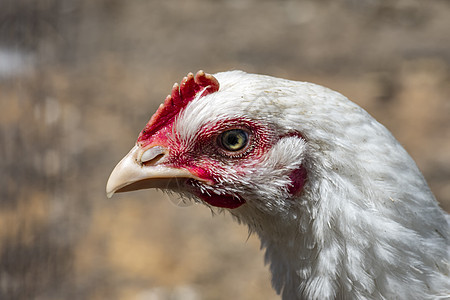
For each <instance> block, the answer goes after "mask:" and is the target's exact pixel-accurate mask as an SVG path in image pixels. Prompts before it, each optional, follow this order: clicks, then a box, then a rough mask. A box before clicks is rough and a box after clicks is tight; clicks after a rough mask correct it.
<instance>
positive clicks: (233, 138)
mask: <svg viewBox="0 0 450 300" xmlns="http://www.w3.org/2000/svg"><path fill="white" fill-rule="evenodd" d="M238 142H239V139H238V137H237V135H236V134H228V135H227V145H228V146H236V145H237V143H238Z"/></svg>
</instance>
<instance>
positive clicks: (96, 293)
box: [0, 0, 450, 300]
mask: <svg viewBox="0 0 450 300" xmlns="http://www.w3.org/2000/svg"><path fill="white" fill-rule="evenodd" d="M449 15H450V2H449V1H447V0H430V1H420V0H398V1H389V0H309V1H308V0H298V1H297V0H284V1H281V0H280V1H268V0H228V1H226V0H216V1H213V0H192V1H175V0H166V1H156V0H149V1H142V0H141V1H140V0H130V1H119V0H95V1H93V0H39V1H37V0H0V156H1V159H0V168H1V169H0V299H138V300H155V299H168V300H178V299H187V300H197V299H278V298H277V297H276V295H275V293H274V292H273V291H272V289H271V287H270V275H269V272H268V270H267V267H265V266H264V264H263V253H262V252H261V251H259V241H258V239H257V238H256V237H254V236H250V237H249V236H248V233H247V230H246V228H245V227H243V226H240V225H238V224H237V223H234V222H233V221H232V220H231V218H230V217H229V216H228V215H223V214H221V215H217V216H214V217H212V216H211V212H210V211H209V210H208V209H207V208H206V207H203V206H201V205H191V206H188V207H177V206H176V205H175V204H174V202H176V200H170V199H168V198H167V197H166V196H164V195H163V194H162V193H159V192H156V191H140V192H133V193H129V194H119V195H116V196H115V197H114V198H113V199H106V197H105V192H104V190H105V184H106V180H107V178H108V176H109V173H110V171H111V170H112V168H113V167H114V166H115V164H116V163H117V162H118V161H119V160H120V159H121V158H122V156H123V155H124V154H126V153H127V152H128V150H129V149H130V148H131V147H132V146H133V144H134V142H135V139H136V137H137V135H138V133H139V131H140V130H141V129H142V128H143V127H144V125H145V124H146V122H147V121H148V119H149V118H150V116H151V115H152V114H153V112H154V111H155V110H156V108H157V106H158V105H159V103H161V102H162V101H163V100H164V98H165V96H166V95H167V94H168V93H169V92H170V89H171V87H172V84H173V83H174V82H179V81H180V80H181V78H182V77H183V76H184V75H185V74H187V73H188V72H194V73H195V72H196V71H197V70H199V69H203V70H205V71H206V72H209V73H215V72H218V71H224V70H231V69H242V70H245V71H248V72H256V73H264V74H270V75H274V76H279V77H285V78H290V79H294V80H302V81H312V82H315V83H319V84H322V85H326V86H328V87H330V88H332V89H335V90H337V91H340V92H341V93H343V94H344V95H346V96H348V97H349V98H350V99H352V100H353V101H355V102H356V103H358V104H360V105H361V106H362V107H364V108H365V109H366V110H368V111H369V113H371V114H372V115H373V116H375V117H376V118H377V119H378V120H379V121H381V122H382V123H383V124H385V125H386V126H387V127H388V128H389V129H390V130H391V131H392V132H393V133H394V135H395V136H396V137H397V138H398V139H399V140H400V142H401V143H402V144H403V145H404V146H405V148H406V149H407V150H408V151H409V152H410V154H411V155H412V156H413V158H414V159H415V160H416V162H417V164H418V165H419V167H420V169H421V170H422V172H423V173H424V175H425V177H426V178H427V180H428V182H429V184H430V186H431V189H432V190H433V192H434V193H435V195H436V197H437V199H438V200H439V202H440V203H441V206H442V207H444V208H445V209H446V210H447V211H449V210H450V157H449V155H450V154H449V153H450V128H449V126H450V99H449V95H450V34H449V28H450V18H449Z"/></svg>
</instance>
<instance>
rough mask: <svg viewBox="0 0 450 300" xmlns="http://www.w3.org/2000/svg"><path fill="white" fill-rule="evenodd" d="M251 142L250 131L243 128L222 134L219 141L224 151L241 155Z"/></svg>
mask: <svg viewBox="0 0 450 300" xmlns="http://www.w3.org/2000/svg"><path fill="white" fill-rule="evenodd" d="M249 140H250V134H249V132H248V131H246V130H244V129H242V128H234V129H230V130H227V131H224V132H222V133H221V134H220V135H219V136H218V139H217V143H218V144H219V146H220V148H222V150H224V151H226V152H227V153H233V154H240V153H242V152H243V151H245V149H246V148H247V146H248V144H249Z"/></svg>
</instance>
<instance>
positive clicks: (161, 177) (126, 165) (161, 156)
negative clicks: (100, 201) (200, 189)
mask: <svg viewBox="0 0 450 300" xmlns="http://www.w3.org/2000/svg"><path fill="white" fill-rule="evenodd" d="M166 154H167V150H166V149H165V148H164V147H161V146H153V147H151V148H149V149H142V148H140V147H139V146H137V145H136V146H134V147H133V148H132V149H131V151H130V152H129V153H128V154H127V155H126V156H125V157H124V158H123V159H122V160H121V161H120V162H119V163H118V164H117V166H116V167H115V168H114V170H113V171H112V173H111V175H110V176H109V179H108V183H107V184H106V195H107V197H108V198H111V197H112V196H113V195H114V193H120V192H128V191H134V190H139V189H147V188H164V187H168V181H170V179H179V178H193V179H197V180H199V178H198V177H197V176H195V175H193V174H192V173H191V172H189V171H188V170H186V169H182V168H173V167H169V166H165V165H164V164H163V163H164V160H165V156H166Z"/></svg>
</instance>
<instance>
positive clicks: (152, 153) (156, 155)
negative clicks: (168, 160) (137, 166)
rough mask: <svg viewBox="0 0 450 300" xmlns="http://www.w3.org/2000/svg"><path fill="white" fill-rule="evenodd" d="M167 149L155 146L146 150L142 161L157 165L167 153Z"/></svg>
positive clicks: (145, 163)
mask: <svg viewBox="0 0 450 300" xmlns="http://www.w3.org/2000/svg"><path fill="white" fill-rule="evenodd" d="M165 152H166V149H165V148H163V147H161V146H155V147H152V148H150V149H148V150H147V151H145V152H144V153H143V154H142V156H141V159H140V163H141V164H144V165H146V166H149V165H156V164H157V163H158V162H159V161H160V160H161V159H162V158H163V157H164V155H165Z"/></svg>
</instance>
